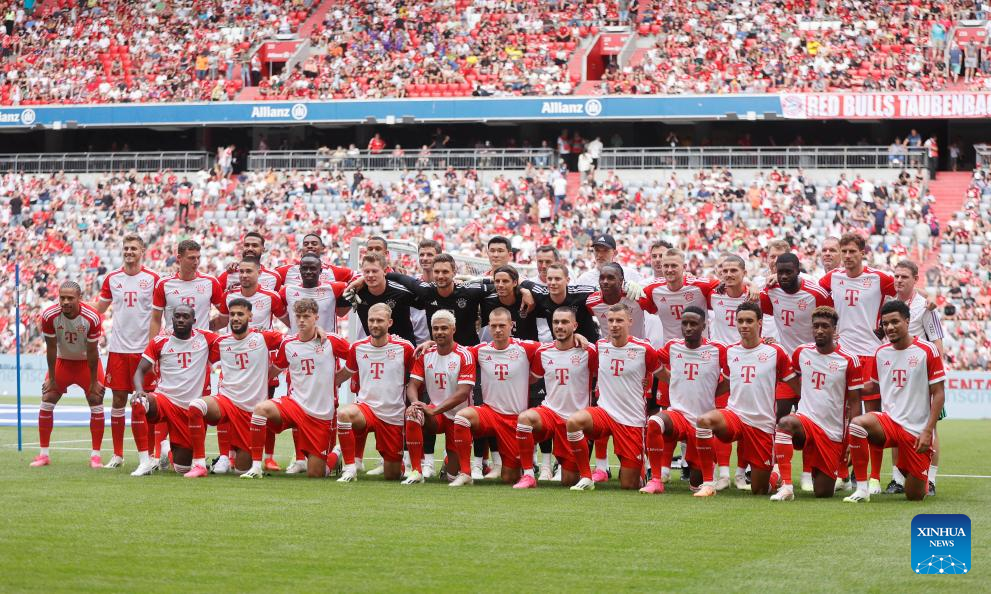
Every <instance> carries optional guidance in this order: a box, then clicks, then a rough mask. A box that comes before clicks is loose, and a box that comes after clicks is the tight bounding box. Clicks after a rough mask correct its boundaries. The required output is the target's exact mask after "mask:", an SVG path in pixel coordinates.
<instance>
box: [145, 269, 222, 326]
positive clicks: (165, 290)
mask: <svg viewBox="0 0 991 594" xmlns="http://www.w3.org/2000/svg"><path fill="white" fill-rule="evenodd" d="M223 297H224V292H223V290H221V288H220V281H218V280H217V279H216V278H215V277H212V276H209V275H206V274H200V273H196V278H194V279H193V280H189V281H184V280H182V279H181V278H179V277H178V276H176V275H172V276H167V277H165V278H162V279H159V281H158V283H157V284H156V285H155V292H154V295H153V298H152V307H153V308H154V309H156V310H159V311H163V312H164V313H163V314H162V331H163V332H166V333H169V334H171V333H172V312H173V311H175V308H176V307H178V306H179V305H188V306H190V307H192V308H193V311H194V312H196V324H195V326H194V327H195V328H197V329H198V330H209V329H210V306H211V305H216V306H219V305H220V304H221V303H222V302H223Z"/></svg>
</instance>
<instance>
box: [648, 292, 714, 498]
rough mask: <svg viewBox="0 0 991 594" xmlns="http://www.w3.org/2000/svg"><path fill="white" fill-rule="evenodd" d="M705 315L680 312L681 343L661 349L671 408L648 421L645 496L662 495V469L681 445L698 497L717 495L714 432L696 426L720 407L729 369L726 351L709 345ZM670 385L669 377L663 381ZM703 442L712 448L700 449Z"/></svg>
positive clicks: (687, 310)
mask: <svg viewBox="0 0 991 594" xmlns="http://www.w3.org/2000/svg"><path fill="white" fill-rule="evenodd" d="M705 319H706V311H705V310H703V309H702V308H700V307H696V306H694V305H690V306H688V307H686V308H685V310H684V311H683V312H682V314H681V334H682V336H684V338H683V339H681V340H670V341H668V342H667V344H665V345H664V347H663V348H661V350H660V351H658V355H659V357H660V362H661V365H663V366H664V368H665V372H666V373H667V375H668V378H667V382H668V384H669V385H670V386H671V389H670V398H671V406H670V407H668V409H667V410H663V411H660V412H658V413H657V414H656V415H652V416H651V417H650V418H648V419H647V461H648V462H650V470H651V477H652V478H651V479H650V481H648V482H647V485H646V486H644V488H642V489H640V492H641V493H649V494H656V493H663V492H664V483H663V481H662V478H661V469H662V468H665V467H670V466H671V454H672V451H673V450H674V445H675V444H676V443H678V442H679V441H682V442H687V443H688V448H687V450H686V452H685V460H686V461H687V462H688V463H689V464H690V468H691V469H692V476H691V477H690V478H691V481H692V483H691V484H692V485H693V486H699V484H700V483H701V488H700V489H699V490H698V491H697V492H696V493H695V496H696V497H712V496H713V495H715V494H716V485H715V481H714V480H713V465H714V463H715V454H714V452H713V451H712V448H711V444H712V441H711V438H712V431H711V430H709V429H700V428H698V427H697V426H696V420H697V419H698V417H699V416H701V415H703V414H705V413H707V412H709V411H710V410H712V409H714V408H715V407H716V394H722V393H723V392H725V391H726V389H727V387H728V386H727V383H726V377H725V376H724V375H723V369H724V368H725V366H726V347H725V346H724V345H723V344H721V343H718V342H709V341H708V340H706V339H705V338H704V335H705ZM661 380H662V381H665V378H664V377H662V378H661ZM699 438H703V439H704V438H709V440H708V441H706V442H705V444H706V445H708V446H710V447H701V448H700V447H699V446H698V443H697V442H698V439H699Z"/></svg>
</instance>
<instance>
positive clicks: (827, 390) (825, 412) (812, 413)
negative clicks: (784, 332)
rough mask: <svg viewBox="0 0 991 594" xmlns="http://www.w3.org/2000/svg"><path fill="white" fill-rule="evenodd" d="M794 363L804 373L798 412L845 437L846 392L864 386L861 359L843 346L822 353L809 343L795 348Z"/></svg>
mask: <svg viewBox="0 0 991 594" xmlns="http://www.w3.org/2000/svg"><path fill="white" fill-rule="evenodd" d="M791 365H792V368H793V369H794V370H795V373H798V374H799V375H801V376H802V398H801V399H800V400H799V401H798V413H799V414H802V415H805V416H807V417H808V418H810V419H812V421H813V422H814V423H815V424H816V425H819V427H821V428H822V430H823V431H825V432H826V435H828V436H829V439H832V440H833V441H842V440H843V434H844V431H845V430H846V426H845V424H844V418H845V415H844V411H845V409H846V393H847V391H848V390H859V389H860V388H862V387H864V370H863V369H861V367H860V359H859V358H857V357H855V356H853V355H850V354H847V353H846V352H845V351H844V350H843V349H842V348H840V347H836V350H834V351H833V352H832V353H830V354H828V355H823V354H822V353H820V352H819V351H818V350H817V349H816V345H815V344H811V343H810V344H803V345H801V346H799V347H798V348H797V349H795V352H794V353H793V354H792V356H791Z"/></svg>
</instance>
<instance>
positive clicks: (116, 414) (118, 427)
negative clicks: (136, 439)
mask: <svg viewBox="0 0 991 594" xmlns="http://www.w3.org/2000/svg"><path fill="white" fill-rule="evenodd" d="M110 439H111V440H112V441H113V443H114V456H120V457H121V458H123V457H124V409H123V408H111V409H110Z"/></svg>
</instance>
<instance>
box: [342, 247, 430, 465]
mask: <svg viewBox="0 0 991 594" xmlns="http://www.w3.org/2000/svg"><path fill="white" fill-rule="evenodd" d="M370 257H371V258H378V259H379V260H381V256H379V255H378V254H372V255H366V256H365V258H364V260H365V261H366V262H367V261H368V258H370ZM366 270H368V267H367V266H365V267H363V269H362V272H363V273H364V272H365V271H366ZM391 314H392V312H391V311H390V310H389V306H388V305H386V304H384V303H377V304H375V305H373V306H371V307H370V308H369V309H368V314H367V326H368V333H369V336H368V337H367V338H363V339H361V340H359V341H357V342H355V343H354V344H352V345H351V348H350V349H349V350H348V358H347V363H346V364H345V367H344V369H343V370H342V374H341V377H343V378H344V379H347V378H352V377H353V378H354V380H353V381H352V389H353V391H354V393H355V404H349V405H347V406H345V407H343V408H341V409H340V410H339V411H337V431H338V436H339V437H340V440H341V451H342V452H343V458H344V472H343V473H342V474H341V478H339V479H337V480H338V482H342V483H350V482H354V481H356V480H358V470H357V468H356V467H355V462H354V459H355V442H356V441H357V439H356V435H355V434H359V435H361V436H362V439H361V442H362V443H364V439H363V438H364V436H365V435H367V434H368V433H374V434H375V449H376V450H377V451H378V453H379V455H381V456H382V468H383V476H384V477H385V479H386V480H398V479H399V478H401V477H402V472H403V468H402V461H403V426H404V422H405V418H406V390H405V388H406V378H408V377H409V374H410V370H411V369H412V367H413V344H412V343H410V342H409V341H407V340H403V339H401V338H398V337H396V336H393V335H391V334H389V328H391V327H392V325H393V319H392V315H391Z"/></svg>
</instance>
